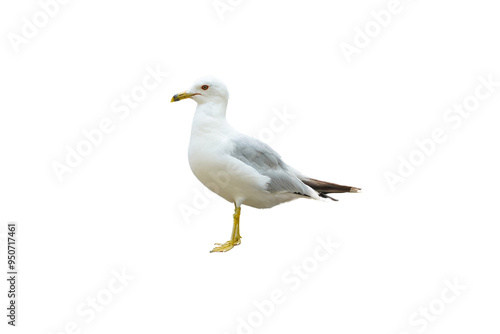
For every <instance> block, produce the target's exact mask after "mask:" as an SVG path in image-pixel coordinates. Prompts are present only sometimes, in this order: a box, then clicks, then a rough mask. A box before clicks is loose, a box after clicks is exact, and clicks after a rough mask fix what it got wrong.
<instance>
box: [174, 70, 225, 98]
mask: <svg viewBox="0 0 500 334" xmlns="http://www.w3.org/2000/svg"><path fill="white" fill-rule="evenodd" d="M187 98H190V99H193V100H194V101H195V102H196V103H198V104H202V103H207V102H208V103H210V102H211V103H220V102H223V103H227V100H228V99H229V92H228V91H227V87H226V85H225V84H224V83H223V82H222V81H220V80H219V79H217V78H214V77H212V76H205V77H202V78H199V79H198V80H196V81H195V83H194V84H193V86H191V88H189V89H188V90H187V91H185V92H182V93H179V94H175V95H174V96H173V97H172V100H171V101H170V102H176V101H180V100H183V99H187Z"/></svg>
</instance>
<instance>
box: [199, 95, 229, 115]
mask: <svg viewBox="0 0 500 334" xmlns="http://www.w3.org/2000/svg"><path fill="white" fill-rule="evenodd" d="M226 108H227V100H225V101H224V100H218V101H209V102H203V103H199V104H198V106H197V107H196V113H195V117H196V116H201V115H203V116H208V117H211V118H214V119H226Z"/></svg>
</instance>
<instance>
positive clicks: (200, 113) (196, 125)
mask: <svg viewBox="0 0 500 334" xmlns="http://www.w3.org/2000/svg"><path fill="white" fill-rule="evenodd" d="M226 107H227V101H222V102H218V103H213V102H206V103H200V104H198V106H197V107H196V112H195V113H194V118H193V126H192V134H196V133H199V132H204V133H207V132H214V131H215V132H218V131H225V129H226V128H227V127H229V124H228V123H227V121H226Z"/></svg>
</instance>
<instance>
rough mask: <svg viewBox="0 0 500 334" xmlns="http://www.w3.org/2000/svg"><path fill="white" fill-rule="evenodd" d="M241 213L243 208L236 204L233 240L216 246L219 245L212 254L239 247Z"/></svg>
mask: <svg viewBox="0 0 500 334" xmlns="http://www.w3.org/2000/svg"><path fill="white" fill-rule="evenodd" d="M240 212H241V208H240V207H237V206H236V204H235V205H234V215H233V218H234V221H233V232H232V233H231V240H229V241H228V242H226V243H223V244H216V245H219V246H218V247H215V248H214V249H212V250H211V251H210V253H213V252H227V251H228V250H231V249H232V248H233V247H234V246H238V245H239V244H240V243H241V236H240Z"/></svg>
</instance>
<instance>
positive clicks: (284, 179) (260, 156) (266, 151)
mask: <svg viewBox="0 0 500 334" xmlns="http://www.w3.org/2000/svg"><path fill="white" fill-rule="evenodd" d="M233 144H234V147H233V150H232V152H230V154H231V156H233V157H234V158H236V159H238V160H240V161H242V162H243V163H245V164H246V165H248V166H250V167H252V168H254V169H255V170H257V171H258V172H259V173H260V174H262V175H265V176H267V177H269V178H270V180H269V182H268V184H267V190H268V191H269V192H271V193H278V192H290V193H296V194H299V195H305V196H311V189H310V188H309V187H308V186H307V185H305V184H304V183H303V182H302V181H300V180H299V179H298V178H297V177H296V176H295V173H294V172H293V171H292V170H291V169H290V168H289V167H288V166H287V164H285V163H284V162H283V160H282V159H281V157H280V155H279V154H278V153H277V152H276V151H274V150H273V149H272V148H271V147H270V146H269V145H267V144H265V143H263V142H261V141H260V140H257V139H255V138H253V137H248V136H244V135H242V136H238V137H237V138H235V139H234V140H233Z"/></svg>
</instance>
